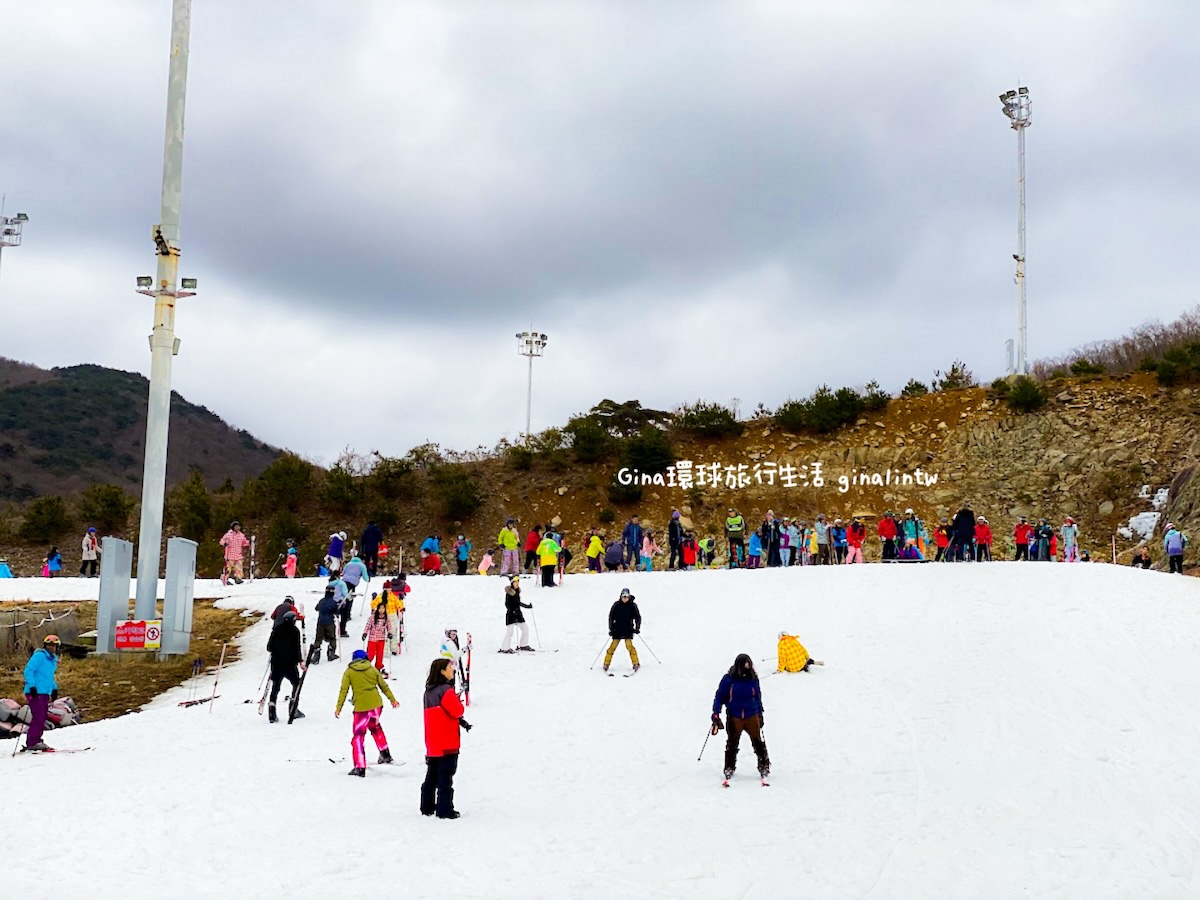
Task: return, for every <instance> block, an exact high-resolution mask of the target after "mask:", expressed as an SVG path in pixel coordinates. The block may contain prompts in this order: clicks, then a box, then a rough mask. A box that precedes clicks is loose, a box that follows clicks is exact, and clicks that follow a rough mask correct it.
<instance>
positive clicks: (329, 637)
mask: <svg viewBox="0 0 1200 900" xmlns="http://www.w3.org/2000/svg"><path fill="white" fill-rule="evenodd" d="M334 591H335V588H334V586H333V585H332V584H330V585H328V586H326V588H325V596H324V597H322V598H321V600H320V601H319V602H318V603H317V632H316V634H315V635H313V644H312V651H311V654H312V655H311V659H312V661H313V664H314V665H315V664H316V663H319V662H320V661H321V642H322V641H324V642H326V643H327V644H328V647H327V649H326V651H325V653H326V654H327V659H328V660H329V661H330V662H333V661H334V660H335V659H337V658H338V655H337V639H338V613H339V612H340V610H339V609H338V602H337V597H336V596H334Z"/></svg>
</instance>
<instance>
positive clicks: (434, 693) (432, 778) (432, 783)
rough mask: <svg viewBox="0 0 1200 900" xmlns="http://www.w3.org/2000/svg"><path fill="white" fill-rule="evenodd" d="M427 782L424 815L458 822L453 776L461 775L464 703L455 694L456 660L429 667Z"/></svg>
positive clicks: (436, 662)
mask: <svg viewBox="0 0 1200 900" xmlns="http://www.w3.org/2000/svg"><path fill="white" fill-rule="evenodd" d="M424 706H425V781H424V783H423V784H422V785H421V814H422V815H425V816H432V815H434V814H435V813H436V814H437V817H438V818H439V819H457V818H458V817H459V813H458V811H457V810H456V809H455V808H454V773H455V772H456V771H458V748H459V736H460V735H459V730H458V729H459V726H461V727H463V728H465V729H466V730H467V731H470V730H471V726H470V725H469V724H468V723H467V720H466V719H464V718H463V712H464V709H463V705H462V701H461V700H459V699H458V695H457V694H455V693H454V660H452V659H444V658H442V657H438V658H437V659H435V660H434V661H433V662H432V663H430V664H429V677H428V678H426V679H425V704H424Z"/></svg>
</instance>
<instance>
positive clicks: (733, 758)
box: [712, 653, 771, 784]
mask: <svg viewBox="0 0 1200 900" xmlns="http://www.w3.org/2000/svg"><path fill="white" fill-rule="evenodd" d="M722 706H724V707H725V710H726V722H727V725H722V724H721V707H722ZM712 724H713V729H714V731H713V734H716V733H717V731H720V730H721V728H724V727H727V728H728V730H729V737H728V739H727V740H726V741H725V783H726V784H728V783H729V779H730V778H732V777H733V773H734V770H735V769H737V755H738V744H739V743H740V742H741V738H742V732H743V731H744V732H746V734H748V735H749V736H750V744H751V745H752V746H753V747H754V754H755V756H757V757H758V774H759V776H760V777H761V778H762V780H763V783H764V784H765V783H766V780H767V776H769V775H770V774H771V760H770V759H769V758H768V756H767V745H766V742H765V741H763V737H762V726H763V703H762V688H761V687H760V686H759V683H758V673H757V672H755V671H754V661H753V660H752V659H751V658H750V656H749V655H748V654H745V653H741V654H739V655H738V658H737V659H736V660H734V663H733V666H732V667H730V669H729V671H728V672H727V673H725V675H724V677H722V678H721V683H720V685H718V686H717V693H716V696H715V697H713V712H712Z"/></svg>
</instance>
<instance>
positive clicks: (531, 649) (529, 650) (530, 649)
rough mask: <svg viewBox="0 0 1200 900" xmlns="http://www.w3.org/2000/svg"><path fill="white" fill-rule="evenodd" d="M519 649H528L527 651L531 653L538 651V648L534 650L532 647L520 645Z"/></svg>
mask: <svg viewBox="0 0 1200 900" xmlns="http://www.w3.org/2000/svg"><path fill="white" fill-rule="evenodd" d="M517 649H518V650H525V651H527V652H529V653H536V652H537V651H536V650H534V649H533V648H532V647H518V648H517Z"/></svg>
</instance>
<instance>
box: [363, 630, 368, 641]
mask: <svg viewBox="0 0 1200 900" xmlns="http://www.w3.org/2000/svg"><path fill="white" fill-rule="evenodd" d="M362 639H363V640H364V641H365V640H366V639H367V633H366V632H365V631H364V632H363V636H362Z"/></svg>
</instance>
